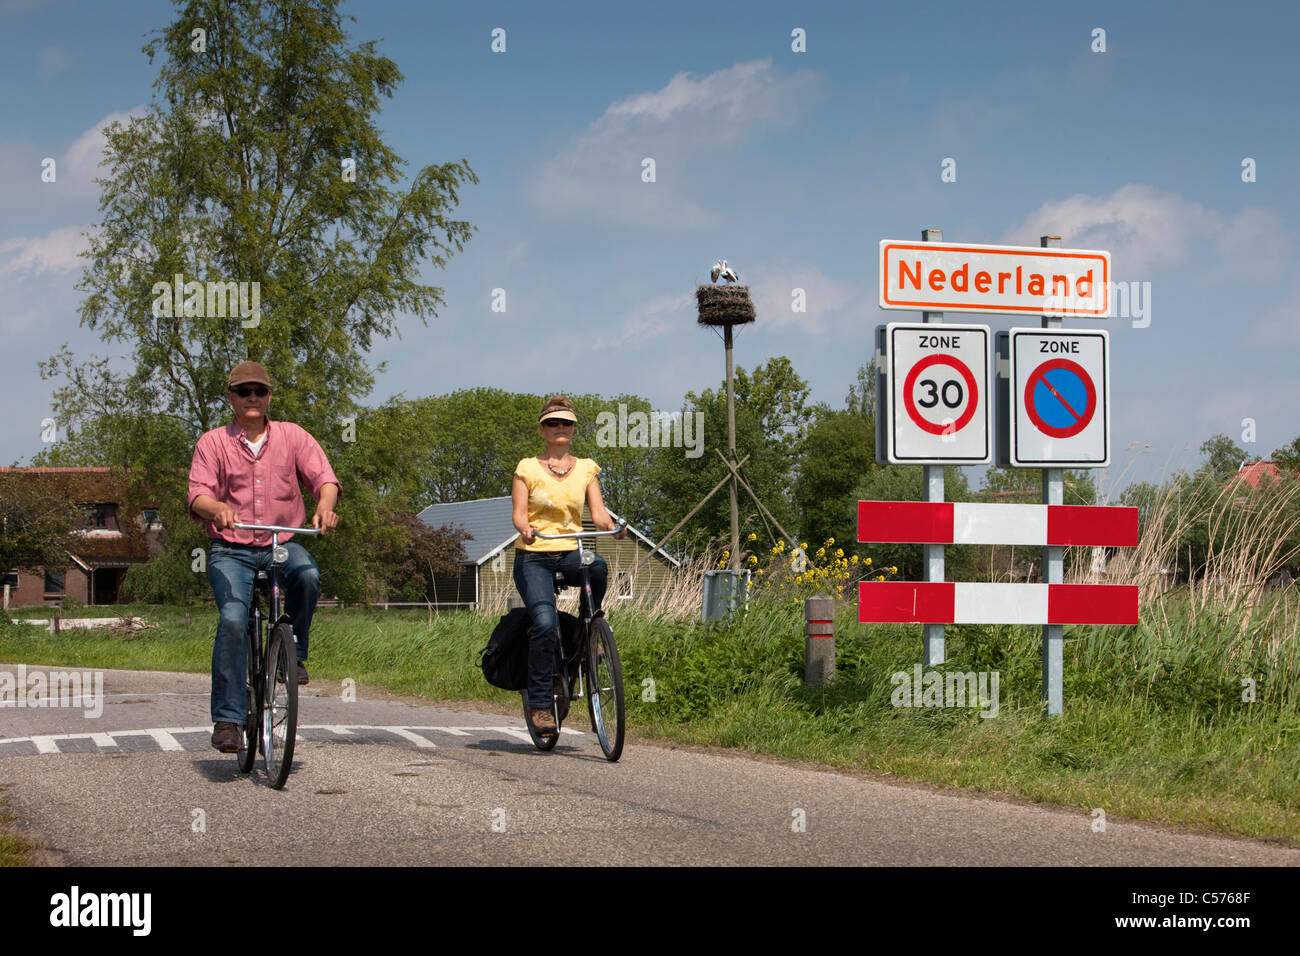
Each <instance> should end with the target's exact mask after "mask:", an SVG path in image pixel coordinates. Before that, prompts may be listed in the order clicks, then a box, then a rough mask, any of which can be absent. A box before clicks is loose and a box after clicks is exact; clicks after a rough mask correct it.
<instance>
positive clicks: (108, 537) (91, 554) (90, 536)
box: [0, 468, 162, 607]
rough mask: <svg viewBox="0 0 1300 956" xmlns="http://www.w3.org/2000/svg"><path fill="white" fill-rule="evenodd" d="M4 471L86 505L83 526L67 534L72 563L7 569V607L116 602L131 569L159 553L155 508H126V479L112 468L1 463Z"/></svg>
mask: <svg viewBox="0 0 1300 956" xmlns="http://www.w3.org/2000/svg"><path fill="white" fill-rule="evenodd" d="M0 475H5V476H18V477H19V479H20V480H22V481H27V482H37V483H40V485H41V486H42V487H43V489H45V490H48V491H53V492H55V493H56V494H59V495H62V496H64V497H66V498H69V499H71V500H73V501H76V502H79V503H81V504H84V505H85V507H86V514H87V521H86V526H85V527H84V528H80V529H78V530H75V531H73V532H72V533H71V534H70V535H69V537H68V563H67V564H66V565H63V566H60V567H48V568H17V569H11V570H9V571H8V572H7V573H4V571H3V570H0V574H3V577H4V580H3V584H4V585H5V588H4V591H5V594H6V595H7V596H8V602H9V604H8V606H9V607H30V606H39V605H44V604H54V603H58V602H62V601H63V600H64V599H65V598H73V599H75V600H77V601H81V602H82V603H83V604H115V603H117V599H118V591H119V589H120V588H121V584H122V578H123V577H125V576H126V572H127V569H128V568H130V567H131V566H132V565H135V564H143V563H144V562H146V561H148V560H149V559H150V558H151V557H153V556H155V555H157V554H159V553H161V550H162V546H161V544H160V542H159V540H158V535H159V532H160V531H161V525H160V524H159V523H158V512H157V509H156V508H152V507H141V508H137V509H135V510H134V512H132V513H128V511H127V507H126V498H127V496H126V482H125V480H124V478H123V477H122V476H121V474H120V473H119V474H114V473H113V470H112V469H110V468H0Z"/></svg>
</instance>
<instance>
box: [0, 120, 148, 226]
mask: <svg viewBox="0 0 1300 956" xmlns="http://www.w3.org/2000/svg"><path fill="white" fill-rule="evenodd" d="M144 113H145V108H144V107H143V106H134V107H132V108H131V109H130V110H128V111H127V112H125V113H122V112H113V113H109V114H108V115H107V116H105V117H104V118H103V119H101V120H99V121H98V122H96V123H95V124H94V125H93V126H91V127H90V128H89V129H86V130H84V131H82V132H81V133H78V134H77V136H76V138H75V139H74V140H73V141H72V142H71V143H70V144H69V145H68V146H67V148H65V149H64V150H63V151H62V152H58V151H56V149H53V148H51V147H52V146H54V144H52V143H32V142H30V141H26V140H20V141H15V142H9V143H2V144H0V208H3V209H5V211H6V212H11V213H15V214H16V213H21V212H38V213H40V214H42V215H49V214H51V213H56V212H62V213H67V212H69V210H70V209H72V208H74V207H80V208H81V209H82V210H83V212H82V213H80V214H81V215H85V214H87V213H89V212H90V211H91V209H92V206H91V204H90V202H88V200H93V199H95V198H97V197H98V196H99V186H98V185H97V184H96V183H95V181H94V180H95V177H96V176H103V175H104V174H105V173H106V172H107V171H106V170H103V169H100V168H99V161H100V159H101V158H102V157H103V155H104V127H106V126H107V125H108V124H109V123H112V122H114V121H118V122H122V123H125V122H127V120H128V119H129V118H130V117H132V116H143V115H144ZM50 157H52V158H53V159H54V160H55V167H54V170H55V176H56V178H55V181H54V182H45V181H44V180H43V179H42V178H41V177H42V174H43V173H44V171H45V170H44V166H43V165H42V164H43V162H44V160H45V159H46V158H50Z"/></svg>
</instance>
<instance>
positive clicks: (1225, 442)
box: [1196, 435, 1250, 479]
mask: <svg viewBox="0 0 1300 956" xmlns="http://www.w3.org/2000/svg"><path fill="white" fill-rule="evenodd" d="M1201 454H1202V455H1204V456H1205V461H1204V462H1203V463H1202V465H1201V467H1200V468H1198V469H1197V472H1196V473H1197V475H1205V476H1208V477H1210V478H1216V479H1226V478H1231V477H1232V476H1233V475H1235V474H1236V473H1237V471H1238V470H1239V469H1240V468H1241V465H1242V462H1244V461H1246V460H1247V459H1248V458H1249V457H1250V456H1249V455H1247V454H1246V453H1245V452H1244V451H1242V450H1241V447H1240V446H1239V445H1238V444H1237V443H1236V442H1234V441H1233V440H1232V439H1231V438H1229V437H1228V436H1227V435H1212V436H1210V437H1209V438H1207V439H1205V441H1203V442H1201Z"/></svg>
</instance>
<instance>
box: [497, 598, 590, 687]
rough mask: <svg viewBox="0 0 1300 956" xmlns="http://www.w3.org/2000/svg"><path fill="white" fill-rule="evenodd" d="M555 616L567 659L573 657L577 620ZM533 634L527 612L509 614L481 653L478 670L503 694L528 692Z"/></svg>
mask: <svg viewBox="0 0 1300 956" xmlns="http://www.w3.org/2000/svg"><path fill="white" fill-rule="evenodd" d="M556 614H557V615H558V616H559V619H560V635H561V639H562V641H563V644H564V655H565V657H570V656H572V654H573V648H574V644H575V642H576V640H577V635H578V619H577V618H576V617H574V616H573V615H572V614H566V613H565V612H564V611H557V612H556ZM532 631H533V621H532V617H531V616H530V615H529V613H528V609H527V608H523V607H517V608H514V609H513V610H510V611H507V612H506V613H505V615H504V616H503V617H502V618H501V620H500V621H498V622H497V626H496V627H495V628H493V629H492V636H491V637H490V638H488V642H487V647H485V648H483V650H482V651H480V652H479V661H478V662H479V666H480V667H482V668H483V676H484V677H485V678H487V682H488V683H489V684H491V685H492V686H493V687H500V688H502V689H504V690H527V689H528V639H529V637H530V635H531V634H532Z"/></svg>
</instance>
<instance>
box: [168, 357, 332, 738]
mask: <svg viewBox="0 0 1300 956" xmlns="http://www.w3.org/2000/svg"><path fill="white" fill-rule="evenodd" d="M228 387H229V390H228V391H227V393H226V400H227V401H228V402H229V403H230V406H231V408H232V409H233V410H234V413H235V419H234V421H233V422H231V423H230V424H228V425H224V426H222V427H221V428H214V429H212V430H211V431H209V432H207V433H205V434H204V435H203V436H202V437H201V438H200V439H199V440H198V443H197V444H196V445H195V447H194V460H193V462H192V463H191V465H190V486H189V511H190V516H191V517H193V518H194V519H195V520H196V521H203V522H206V523H207V532H208V537H209V538H210V539H211V550H210V553H209V557H208V581H209V583H210V584H211V585H212V593H213V595H214V597H215V598H216V602H217V608H218V610H219V612H220V620H219V621H218V623H217V634H216V639H215V641H214V643H213V647H212V702H211V707H212V721H213V724H214V726H213V729H212V746H213V747H215V748H216V749H217V750H220V751H221V752H222V753H235V752H237V751H238V750H239V743H240V736H241V733H240V731H241V728H242V726H243V724H244V719H245V716H246V714H247V712H248V701H247V699H246V691H245V687H244V680H245V673H246V671H247V668H248V662H247V647H246V644H245V635H246V633H247V630H248V605H249V599H250V598H251V597H252V592H253V582H254V579H255V577H256V574H257V571H258V570H261V569H265V568H266V567H267V566H269V564H270V562H271V535H270V532H267V531H247V530H240V529H237V528H235V527H234V524H235V522H237V521H238V522H240V523H242V524H266V525H283V526H288V527H304V525H303V518H304V517H305V516H306V507H305V505H304V504H303V500H302V492H301V491H300V490H299V487H298V483H299V481H300V480H301V481H302V482H304V483H305V484H306V485H307V486H308V487H309V488H311V490H312V494H313V495H314V496H315V498H316V501H317V505H316V511H315V513H314V514H313V515H312V519H311V523H312V526H313V527H316V528H320V529H321V533H322V534H324V533H325V531H327V530H328V529H330V528H333V527H336V526H337V525H338V520H339V519H338V515H336V514H335V513H334V505H335V504H336V503H337V502H338V498H339V493H340V487H339V480H338V478H337V476H335V474H334V470H333V469H332V468H331V467H330V463H329V460H328V459H327V458H326V457H325V452H324V451H323V450H322V449H321V447H320V444H319V443H318V442H317V441H316V439H315V438H313V437H312V436H311V435H310V434H309V433H308V432H307V431H306V430H305V429H303V428H301V427H299V426H298V425H295V424H292V423H290V422H278V421H272V420H271V419H270V418H269V417H268V416H267V410H268V408H269V407H270V404H271V379H270V377H269V376H268V375H267V374H266V369H264V368H263V367H262V366H261V365H259V364H258V363H257V362H241V363H240V364H239V365H237V366H235V368H234V369H233V370H232V371H231V373H230V378H229V382H228ZM290 537H292V536H291V535H281V536H280V543H281V544H282V545H283V547H284V548H285V549H286V550H287V551H288V553H289V560H288V561H286V562H285V563H284V565H283V567H282V569H281V573H282V575H283V578H282V580H283V581H284V582H285V608H286V611H287V613H288V614H289V616H290V618H291V619H292V621H293V631H294V636H295V638H296V644H297V656H298V683H299V684H306V683H307V680H308V678H307V668H306V665H305V661H306V660H307V637H308V632H309V630H310V628H311V619H312V615H313V614H314V613H315V610H316V599H317V598H318V597H319V596H320V571H319V569H318V568H317V567H316V562H315V561H314V560H312V557H311V555H310V554H308V553H307V549H306V548H304V547H303V546H302V545H300V544H298V543H297V542H296V541H291V540H286V539H288V538H290Z"/></svg>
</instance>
